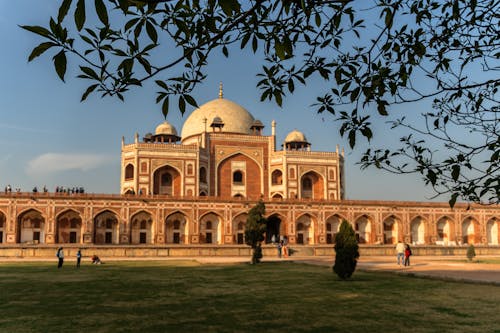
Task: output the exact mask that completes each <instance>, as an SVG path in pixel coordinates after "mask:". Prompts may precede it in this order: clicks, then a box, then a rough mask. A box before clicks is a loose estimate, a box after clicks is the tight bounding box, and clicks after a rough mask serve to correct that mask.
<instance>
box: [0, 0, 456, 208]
mask: <svg viewBox="0 0 500 333" xmlns="http://www.w3.org/2000/svg"><path fill="white" fill-rule="evenodd" d="M58 4H59V1H51V0H17V1H7V0H0V43H1V45H2V52H1V53H0V73H1V79H0V115H1V117H0V188H1V189H3V187H4V186H5V185H7V184H10V185H11V186H12V187H13V188H17V187H20V188H21V189H22V190H24V191H30V190H31V189H32V188H33V187H34V186H38V187H43V186H44V185H46V186H47V187H48V188H49V189H50V190H51V191H53V190H54V188H55V186H57V185H61V186H70V187H72V186H84V187H85V189H86V190H87V192H93V193H119V189H120V146H121V138H122V136H124V137H125V141H126V142H132V141H133V137H134V133H136V132H138V133H139V135H140V137H142V136H143V135H144V134H145V133H147V132H154V129H155V127H156V126H157V125H158V124H159V123H161V122H162V121H163V115H162V114H161V109H160V106H159V105H157V104H155V97H156V95H155V92H156V90H157V89H156V88H155V87H154V86H153V85H146V86H144V87H143V88H138V89H135V90H133V91H131V92H129V93H128V94H126V96H125V98H126V99H125V102H124V103H123V102H121V101H119V100H118V99H114V98H105V99H101V98H100V97H99V96H98V95H92V96H91V97H89V98H88V99H87V101H86V102H84V103H80V102H79V101H80V97H81V95H82V93H83V92H84V91H85V88H86V83H87V82H85V81H83V80H81V79H77V78H76V77H75V76H76V75H77V74H76V71H75V68H76V67H77V63H76V62H75V59H73V58H68V72H67V76H66V83H63V82H61V81H60V80H59V79H58V77H57V75H56V73H55V71H54V69H53V65H52V62H51V57H52V55H53V54H52V53H50V52H47V54H44V55H42V56H41V57H39V58H37V59H36V60H35V61H33V62H31V63H28V61H27V58H28V55H29V54H30V52H31V50H32V49H33V48H34V47H35V46H37V45H38V44H39V43H40V42H41V41H42V40H41V38H39V37H37V36H36V35H34V34H31V33H29V32H27V31H24V30H22V29H21V28H19V27H18V25H46V22H48V19H49V17H50V16H51V15H52V16H56V15H57V9H58ZM209 63H210V66H209V68H208V78H207V80H206V82H204V83H203V84H202V85H200V86H199V87H198V88H197V90H196V91H195V92H194V93H193V96H194V97H195V98H196V99H197V101H198V103H199V104H200V105H201V104H203V103H205V102H208V101H210V100H212V99H215V98H217V95H218V90H219V82H223V84H224V97H225V98H227V99H230V100H232V101H234V102H236V103H238V104H240V105H242V106H243V107H245V108H246V109H247V110H249V111H250V113H252V114H253V116H254V117H255V118H256V119H260V120H261V121H262V122H263V123H264V125H265V126H266V127H265V129H264V134H265V135H270V133H271V121H272V120H273V119H274V120H276V122H277V141H278V142H282V141H283V140H284V138H285V136H286V135H287V134H288V133H289V132H290V131H292V130H293V129H298V130H300V131H302V132H303V133H304V134H305V135H306V137H307V139H308V140H309V142H311V144H312V150H315V151H334V150H335V146H336V145H337V144H338V145H339V146H340V147H341V148H344V149H345V161H346V165H345V172H346V198H347V199H378V200H414V201H427V200H429V198H430V197H431V196H432V193H433V192H432V191H431V189H430V188H425V187H424V185H423V181H422V180H421V177H420V176H419V175H413V176H395V175H391V174H387V173H384V172H382V171H378V170H374V169H370V170H360V168H359V166H357V165H356V162H357V161H358V160H359V157H360V154H361V152H363V151H364V150H365V149H366V148H367V143H366V141H365V142H363V144H362V145H360V146H359V147H357V148H356V149H355V150H354V151H351V150H350V149H349V146H348V143H347V140H346V139H345V138H341V137H340V135H339V133H338V129H339V124H338V123H335V122H334V121H333V117H332V116H331V115H329V114H321V115H318V114H316V113H315V112H314V111H313V110H312V109H311V108H310V107H309V106H310V105H311V104H312V103H314V99H315V96H317V95H316V93H317V92H318V91H321V90H324V89H325V87H326V85H324V83H323V81H317V82H314V83H313V84H312V85H311V86H309V87H308V88H307V89H303V88H301V87H298V89H297V90H298V91H297V93H296V94H295V95H294V96H293V97H291V98H288V99H286V100H285V102H284V105H283V107H282V108H279V107H278V106H277V105H276V104H274V103H270V102H264V103H261V102H259V100H260V98H259V97H260V96H259V91H258V90H257V89H256V88H255V86H256V83H257V81H258V79H257V77H256V76H255V74H256V73H257V71H258V70H259V68H260V63H259V59H257V58H254V57H252V56H251V55H236V56H235V57H232V58H230V59H229V60H228V59H226V58H224V57H223V56H222V54H221V55H220V56H213V57H212V58H211V59H210V60H209ZM409 109H411V106H410V107H409ZM192 111H193V108H188V112H187V113H186V114H185V115H184V117H182V116H181V115H180V113H179V112H177V111H176V109H175V108H171V112H170V114H169V116H168V117H167V120H168V121H169V122H170V123H172V124H173V125H174V126H175V127H176V128H177V131H178V132H179V133H180V132H181V129H182V124H183V122H184V120H185V119H186V117H187V116H188V115H189V114H190V113H191V112H192ZM412 111H415V110H412ZM375 128H377V124H375ZM398 138H399V136H396V135H392V134H391V133H388V132H385V131H382V132H375V138H374V141H373V143H375V144H378V145H382V146H383V145H385V144H387V145H391V143H392V142H393V141H394V140H398ZM440 201H447V198H440Z"/></svg>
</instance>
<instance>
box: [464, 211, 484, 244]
mask: <svg viewBox="0 0 500 333" xmlns="http://www.w3.org/2000/svg"><path fill="white" fill-rule="evenodd" d="M480 242H481V237H480V235H479V222H478V221H477V220H475V219H474V218H472V217H468V218H466V219H465V220H464V221H463V222H462V243H463V244H478V243H480Z"/></svg>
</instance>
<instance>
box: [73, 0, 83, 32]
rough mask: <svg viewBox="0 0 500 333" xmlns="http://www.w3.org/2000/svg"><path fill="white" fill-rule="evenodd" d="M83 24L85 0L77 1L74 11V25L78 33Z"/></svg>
mask: <svg viewBox="0 0 500 333" xmlns="http://www.w3.org/2000/svg"><path fill="white" fill-rule="evenodd" d="M84 24H85V0H78V2H77V4H76V10H75V25H76V29H77V30H78V31H80V30H82V28H83V25H84Z"/></svg>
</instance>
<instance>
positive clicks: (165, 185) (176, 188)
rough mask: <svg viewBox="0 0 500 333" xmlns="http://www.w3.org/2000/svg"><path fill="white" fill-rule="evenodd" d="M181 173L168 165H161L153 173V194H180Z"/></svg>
mask: <svg viewBox="0 0 500 333" xmlns="http://www.w3.org/2000/svg"><path fill="white" fill-rule="evenodd" d="M181 193H182V191H181V175H180V173H179V171H177V169H175V168H173V167H171V166H170V165H165V166H162V167H161V168H159V169H157V170H156V171H155V172H154V174H153V194H160V195H172V196H180V195H181Z"/></svg>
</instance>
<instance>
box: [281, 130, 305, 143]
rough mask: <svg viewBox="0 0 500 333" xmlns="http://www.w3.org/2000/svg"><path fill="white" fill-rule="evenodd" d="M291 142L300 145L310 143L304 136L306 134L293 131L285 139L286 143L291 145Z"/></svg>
mask: <svg viewBox="0 0 500 333" xmlns="http://www.w3.org/2000/svg"><path fill="white" fill-rule="evenodd" d="M291 142H300V143H309V142H307V138H306V136H305V135H304V133H302V132H300V131H297V130H293V131H291V132H290V133H288V135H287V136H286V138H285V143H291Z"/></svg>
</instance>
